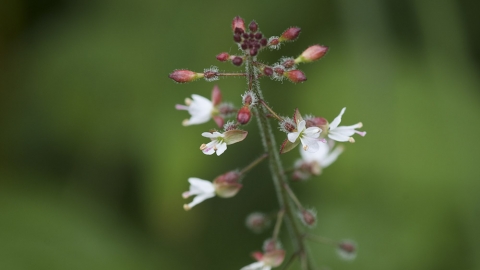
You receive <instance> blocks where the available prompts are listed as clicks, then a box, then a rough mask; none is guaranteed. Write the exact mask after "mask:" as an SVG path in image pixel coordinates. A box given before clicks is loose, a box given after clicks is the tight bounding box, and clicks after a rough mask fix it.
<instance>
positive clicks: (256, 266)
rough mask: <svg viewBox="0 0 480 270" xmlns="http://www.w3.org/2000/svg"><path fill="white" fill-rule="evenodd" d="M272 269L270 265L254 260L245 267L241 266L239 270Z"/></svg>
mask: <svg viewBox="0 0 480 270" xmlns="http://www.w3.org/2000/svg"><path fill="white" fill-rule="evenodd" d="M270 269H272V267H271V266H268V265H266V264H265V263H264V262H262V261H259V262H254V263H252V264H249V265H247V266H245V267H242V269H240V270H270Z"/></svg>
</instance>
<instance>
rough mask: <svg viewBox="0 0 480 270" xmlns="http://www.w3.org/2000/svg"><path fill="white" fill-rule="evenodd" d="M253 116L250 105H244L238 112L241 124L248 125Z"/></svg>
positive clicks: (238, 119)
mask: <svg viewBox="0 0 480 270" xmlns="http://www.w3.org/2000/svg"><path fill="white" fill-rule="evenodd" d="M251 117H252V113H251V111H250V106H249V105H243V106H242V108H240V110H238V113H237V121H238V123H240V124H241V125H246V124H248V122H250V118H251Z"/></svg>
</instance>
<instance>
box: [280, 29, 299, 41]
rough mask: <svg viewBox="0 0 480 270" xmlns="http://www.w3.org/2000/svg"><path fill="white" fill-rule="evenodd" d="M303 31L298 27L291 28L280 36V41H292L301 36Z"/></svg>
mask: <svg viewBox="0 0 480 270" xmlns="http://www.w3.org/2000/svg"><path fill="white" fill-rule="evenodd" d="M300 31H301V29H300V28H298V27H290V28H288V29H287V30H285V32H283V34H282V35H281V36H280V41H292V40H295V39H296V38H297V37H298V35H300Z"/></svg>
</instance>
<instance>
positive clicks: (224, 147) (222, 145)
mask: <svg viewBox="0 0 480 270" xmlns="http://www.w3.org/2000/svg"><path fill="white" fill-rule="evenodd" d="M225 150H227V144H226V143H224V142H222V143H220V144H217V156H220V155H221V154H223V152H225Z"/></svg>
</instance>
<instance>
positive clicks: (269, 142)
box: [245, 59, 313, 270]
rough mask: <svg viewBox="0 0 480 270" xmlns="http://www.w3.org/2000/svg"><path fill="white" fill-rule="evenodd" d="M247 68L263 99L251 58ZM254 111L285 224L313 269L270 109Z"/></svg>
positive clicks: (308, 267)
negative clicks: (292, 199)
mask: <svg viewBox="0 0 480 270" xmlns="http://www.w3.org/2000/svg"><path fill="white" fill-rule="evenodd" d="M245 68H246V71H247V74H248V75H247V83H248V88H249V90H251V91H253V92H254V93H255V94H256V95H257V97H258V98H259V99H260V100H263V99H264V98H263V94H262V91H261V89H260V82H259V80H258V77H257V74H256V72H255V67H254V66H253V64H252V61H251V59H247V60H246V61H245ZM253 113H254V115H255V118H256V119H257V122H258V127H259V131H260V135H261V137H262V144H263V147H264V149H265V151H266V152H267V153H268V160H269V165H270V171H271V173H272V180H273V184H274V186H275V191H276V193H277V198H278V204H279V205H280V207H279V208H280V209H283V210H284V211H285V217H284V218H285V225H286V227H287V228H288V229H289V230H288V231H289V233H290V238H291V241H292V244H293V246H294V248H295V249H296V251H297V252H298V254H299V255H300V258H302V262H304V263H302V265H303V267H302V268H303V269H304V270H311V269H313V267H312V263H311V260H310V259H307V258H306V255H307V250H306V247H305V242H304V239H303V233H302V231H301V228H300V224H299V223H298V220H297V218H296V214H295V208H294V206H293V205H292V201H291V200H290V199H289V195H288V192H287V191H286V190H285V188H283V184H287V179H286V176H285V174H284V173H283V172H284V169H283V165H282V162H281V160H280V153H279V148H278V146H277V144H276V142H275V137H274V134H273V131H272V126H271V124H270V122H269V121H268V119H267V117H266V115H267V113H268V110H267V109H266V108H265V107H264V106H261V107H257V106H255V107H254V108H253ZM302 255H303V256H302Z"/></svg>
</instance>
